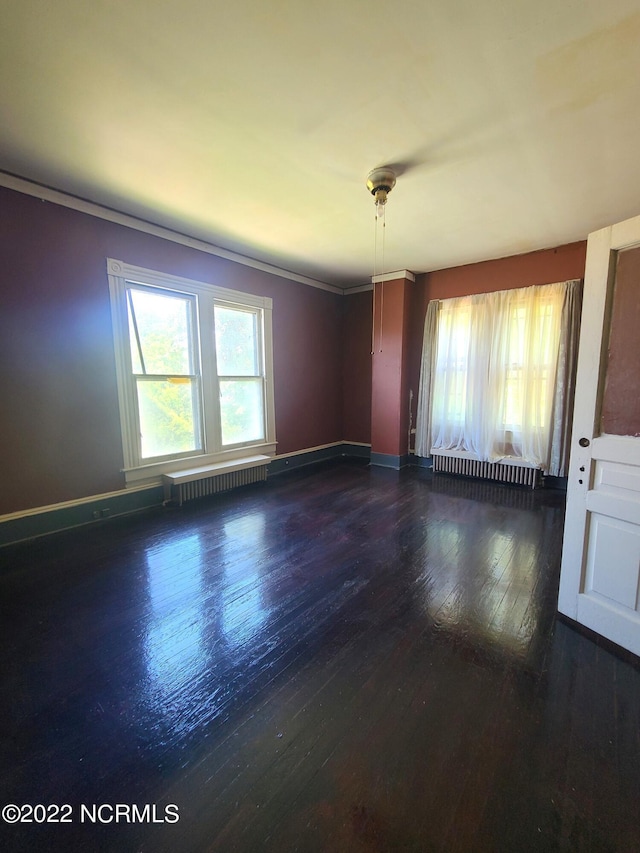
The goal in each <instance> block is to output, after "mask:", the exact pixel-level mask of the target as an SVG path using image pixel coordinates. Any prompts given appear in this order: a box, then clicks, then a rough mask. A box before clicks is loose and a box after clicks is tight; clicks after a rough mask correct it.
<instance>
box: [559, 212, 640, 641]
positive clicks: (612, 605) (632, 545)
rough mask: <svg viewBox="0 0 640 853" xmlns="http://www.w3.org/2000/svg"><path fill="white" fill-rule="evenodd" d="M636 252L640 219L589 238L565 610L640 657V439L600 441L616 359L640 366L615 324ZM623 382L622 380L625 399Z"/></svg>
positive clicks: (630, 377)
mask: <svg viewBox="0 0 640 853" xmlns="http://www.w3.org/2000/svg"><path fill="white" fill-rule="evenodd" d="M636 245H640V217H636V218H634V219H632V220H628V221H626V222H624V223H620V224H619V225H615V226H611V227H610V228H604V229H602V230H601V231H597V232H595V233H594V234H592V235H590V236H589V242H588V246H587V266H586V271H585V291H584V299H583V311H582V327H581V333H580V351H579V357H578V374H577V380H576V402H575V409H574V421H573V438H572V449H571V465H570V468H569V484H568V490H567V515H566V524H565V537H564V545H563V554H562V569H561V575H560V593H559V598H558V609H559V610H560V612H561V613H564V614H565V615H567V616H570V617H571V618H572V619H575V620H577V621H578V622H580V623H582V624H584V625H586V626H587V627H589V628H591V629H592V630H594V631H597V632H598V633H600V634H602V635H603V636H605V637H608V638H609V639H610V640H613V641H614V642H616V643H618V644H619V645H621V646H624V647H625V648H627V649H629V650H630V651H632V652H634V653H635V654H640V613H639V611H638V597H639V590H640V437H638V436H637V434H634V435H622V436H621V435H607V434H601V427H600V425H601V424H602V423H603V418H602V400H603V398H604V397H605V396H606V388H607V368H608V366H609V362H610V359H609V353H610V352H611V351H617V352H621V351H622V352H624V351H625V350H628V349H629V347H630V346H632V347H633V357H632V358H631V359H627V360H626V362H627V364H628V363H629V362H631V363H636V364H637V363H638V362H639V361H640V359H639V357H638V353H639V350H638V344H637V336H636V337H635V339H634V340H633V342H631V343H630V342H628V341H626V342H622V345H621V340H620V338H619V336H621V335H622V334H623V332H620V331H617V330H618V329H620V328H622V327H623V326H625V325H626V326H627V331H628V324H624V323H623V324H622V326H621V325H620V324H619V323H618V324H616V323H614V324H613V325H612V324H611V316H612V313H613V316H614V317H615V316H616V307H615V292H616V288H615V284H616V281H615V278H616V269H617V267H618V259H619V257H622V255H621V253H622V252H624V251H625V250H626V249H628V248H630V247H634V246H636ZM634 251H635V250H634ZM625 262H626V259H625ZM634 264H635V261H634V262H633V263H632V264H631V265H629V264H627V267H629V266H631V267H632V268H633V267H634ZM636 266H638V269H639V270H640V265H636ZM625 294H626V296H625V298H627V299H629V298H631V302H632V303H633V302H634V301H636V302H638V300H640V280H638V281H632V282H631V286H630V285H629V281H628V280H627V281H626V283H625ZM638 304H640V302H639V303H638ZM621 313H624V311H623V310H621V309H620V307H619V306H618V311H617V314H618V316H620V315H621ZM616 364H617V362H615V361H612V362H611V369H612V370H614V369H617V367H616ZM625 370H626V375H625V392H624V393H625V395H628V399H629V400H630V401H631V400H633V401H634V402H635V400H636V399H638V397H640V370H636V371H631V372H629V370H628V367H627V368H625ZM612 375H613V374H612ZM619 381H620V376H619V375H617V374H616V376H615V382H616V383H618V385H617V386H616V387H617V388H618V390H617V391H616V396H617V398H618V401H619V400H620V391H619V387H620V386H619ZM610 387H614V383H613V382H611V383H610ZM623 399H624V397H623ZM618 407H619V408H620V404H619V402H618Z"/></svg>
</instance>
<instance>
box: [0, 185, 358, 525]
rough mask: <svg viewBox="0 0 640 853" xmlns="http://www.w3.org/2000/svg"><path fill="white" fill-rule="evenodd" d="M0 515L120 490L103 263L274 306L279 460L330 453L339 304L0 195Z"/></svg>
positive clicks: (336, 413) (337, 419)
mask: <svg viewBox="0 0 640 853" xmlns="http://www.w3.org/2000/svg"><path fill="white" fill-rule="evenodd" d="M0 257H1V258H2V264H1V265H0V364H1V367H2V369H1V372H0V400H1V401H2V413H1V414H0V435H1V438H2V448H3V463H4V464H3V476H4V487H3V489H2V490H0V514H2V513H8V512H16V511H19V510H23V509H28V508H32V507H38V506H44V505H47V504H53V503H58V502H61V501H66V500H73V499H76V498H81V497H87V496H90V495H95V494H100V493H103V492H108V491H112V490H117V489H121V488H123V486H124V478H123V475H122V474H121V471H120V469H121V468H122V464H123V461H122V443H121V438H120V421H119V414H118V399H117V389H116V377H115V361H114V354H113V341H112V332H111V314H110V306H109V289H108V281H107V272H106V258H107V257H112V258H117V259H118V260H122V261H125V262H126V263H129V264H135V265H137V266H141V267H147V268H149V269H154V270H160V271H162V272H165V273H170V274H175V275H180V276H184V277H186V278H192V279H196V280H200V281H210V282H213V283H214V284H218V285H221V286H224V287H230V288H232V289H235V290H241V291H245V292H249V293H255V294H259V295H263V296H270V297H271V298H272V299H273V336H274V371H275V407H276V437H277V440H278V453H286V452H289V451H294V450H301V449H304V448H307V447H313V446H316V445H320V444H329V443H332V442H335V441H340V440H341V439H342V438H343V435H342V405H343V389H342V340H343V334H342V320H343V314H342V312H343V298H342V297H341V296H338V295H336V294H332V293H328V292H326V291H323V290H319V289H317V288H312V287H308V286H306V285H303V284H298V283H296V282H292V281H289V280H287V279H284V278H280V277H279V276H276V275H271V274H269V273H264V272H261V271H259V270H255V269H252V268H251V267H247V266H243V265H240V264H235V263H233V262H231V261H227V260H223V259H221V258H217V257H215V256H213V255H209V254H207V253H205V252H201V251H198V250H196V249H191V248H188V247H185V246H182V245H179V244H177V243H173V242H171V241H168V240H163V239H161V238H159V237H153V236H150V235H148V234H144V233H142V232H140V231H136V230H134V229H131V228H127V227H124V226H122V225H116V224H113V223H110V222H106V221H104V220H101V219H98V218H96V217H93V216H89V215H87V214H83V213H79V212H77V211H74V210H70V209H68V208H65V207H61V206H58V205H56V204H52V203H48V202H43V201H40V200H39V199H36V198H32V197H30V196H26V195H22V194H21V193H17V192H13V191H11V190H7V189H3V188H0Z"/></svg>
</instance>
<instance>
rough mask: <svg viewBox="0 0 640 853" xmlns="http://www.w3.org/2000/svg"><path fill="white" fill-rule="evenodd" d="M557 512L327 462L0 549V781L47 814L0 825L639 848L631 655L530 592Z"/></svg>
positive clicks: (2, 841)
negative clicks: (611, 646) (566, 619)
mask: <svg viewBox="0 0 640 853" xmlns="http://www.w3.org/2000/svg"><path fill="white" fill-rule="evenodd" d="M563 516H564V502H563V497H562V495H561V494H559V493H556V492H545V491H536V492H530V491H523V490H519V489H513V488H508V487H505V486H499V485H494V484H489V483H476V482H467V481H462V480H456V479H453V478H448V477H445V476H436V477H434V478H433V479H432V478H431V476H430V475H429V474H428V473H427V472H424V471H421V470H418V469H407V470H403V471H401V472H399V473H398V472H393V471H387V470H384V469H375V468H369V467H365V466H363V465H359V464H352V463H346V462H345V463H336V464H330V465H327V466H325V467H321V468H316V469H309V470H308V471H305V472H292V473H291V474H288V475H285V476H282V477H278V478H274V479H273V480H271V481H269V482H268V483H267V484H263V485H259V486H254V487H249V488H247V489H244V490H240V491H237V492H234V493H230V494H227V495H223V496H219V497H217V498H213V499H210V500H206V501H201V502H199V503H193V504H191V505H185V506H184V507H183V508H182V509H167V510H158V511H155V512H152V513H147V514H144V515H138V516H135V517H128V518H121V519H112V520H109V521H106V522H104V523H101V524H99V525H96V526H94V527H87V528H83V529H80V530H75V531H69V532H65V533H61V534H57V535H55V536H50V537H47V538H43V539H39V540H35V541H33V542H29V543H23V544H20V545H17V546H12V547H9V548H5V549H3V550H2V551H0V589H1V594H2V595H1V600H0V601H1V604H0V607H1V612H0V632H1V637H2V641H1V644H0V660H1V663H2V673H3V678H2V696H1V704H0V727H1V732H2V767H1V775H0V788H1V794H0V806H4V805H6V804H15V805H17V806H22V805H23V804H29V805H30V806H35V805H36V804H42V805H44V806H49V805H50V804H57V805H58V806H63V805H64V804H68V805H69V806H70V809H67V810H65V811H61V812H60V813H58V815H57V817H58V818H61V817H64V816H70V817H71V822H70V823H39V822H38V820H39V819H41V818H42V817H43V812H42V810H38V809H34V810H33V812H32V813H31V816H32V818H33V822H31V823H22V822H20V823H15V824H10V823H8V822H7V821H6V820H5V821H4V822H0V833H1V836H0V849H2V850H6V851H23V850H24V851H38V850H47V851H57V850H60V851H76V850H77V851H100V850H105V851H119V852H120V851H135V850H143V851H150V853H156V851H177V853H182V851H248V853H253V851H294V850H299V851H330V853H334V851H355V852H356V853H358V851H509V853H511V851H514V853H515V852H517V853H519V851H551V850H577V851H637V850H640V669H639V668H638V666H637V662H635V661H633V660H626V659H624V658H623V657H621V656H618V655H616V654H614V653H612V651H611V650H610V649H609V648H607V647H606V646H605V645H604V644H601V643H596V642H594V641H593V640H592V639H590V638H588V637H586V636H584V635H583V634H581V633H578V632H577V631H576V630H574V629H573V628H572V627H571V626H569V625H567V624H564V623H563V622H561V621H558V620H556V616H555V606H556V599H557V585H558V574H559V559H560V548H561V539H562V526H563ZM116 804H121V806H122V808H120V809H119V811H117V810H116V807H115V806H116ZM133 804H136V806H137V808H138V812H137V813H136V812H134V811H133V809H132V805H133ZM145 804H154V805H155V811H154V810H148V811H147V812H146V813H145V812H144V811H143V807H144V805H145ZM170 805H171V806H175V807H176V808H175V809H173V808H169V806H170ZM82 806H85V809H84V810H83V809H82ZM99 806H102V809H100V810H99V809H98V808H97V807H99ZM176 812H177V815H178V816H179V820H177V821H176V822H171V821H172V820H174V817H175V815H176ZM28 815H29V810H28V809H23V811H22V816H23V817H25V816H28ZM5 816H6V817H8V819H11V817H12V813H11V811H9V812H8V813H5ZM47 816H49V817H52V816H55V815H54V814H53V812H52V810H50V811H49V812H48V815H47ZM140 816H142V817H143V818H146V819H147V822H143V823H140V822H137V820H138V818H139V817H140ZM116 818H117V819H116ZM154 818H155V822H153V819H154ZM131 819H133V820H134V822H130V821H131ZM94 820H95V822H93V821H94ZM161 821H164V822H161Z"/></svg>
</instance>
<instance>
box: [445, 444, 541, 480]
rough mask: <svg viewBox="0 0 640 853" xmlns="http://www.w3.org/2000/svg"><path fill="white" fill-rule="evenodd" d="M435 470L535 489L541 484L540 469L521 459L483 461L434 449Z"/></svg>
mask: <svg viewBox="0 0 640 853" xmlns="http://www.w3.org/2000/svg"><path fill="white" fill-rule="evenodd" d="M432 456H433V470H434V471H436V472H441V473H444V474H461V475H463V476H465V477H475V478H477V479H483V480H497V481H498V482H500V483H514V484H517V485H519V486H529V487H530V488H532V489H535V488H536V486H539V485H540V469H539V468H534V467H533V466H531V465H529V463H527V462H522V461H521V460H519V459H513V460H510V459H505V460H503V461H502V462H481V461H480V460H479V459H475V458H474V457H473V456H471V455H466V454H462V453H437V452H433V451H432Z"/></svg>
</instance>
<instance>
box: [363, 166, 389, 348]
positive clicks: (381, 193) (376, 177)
mask: <svg viewBox="0 0 640 853" xmlns="http://www.w3.org/2000/svg"><path fill="white" fill-rule="evenodd" d="M395 185H396V175H395V172H394V171H393V169H391V168H389V167H388V166H383V167H381V168H379V169H373V171H371V172H369V174H368V176H367V189H368V190H369V192H370V193H371V195H372V196H373V197H374V198H375V201H376V219H375V236H374V248H373V312H372V317H371V355H373V354H374V352H375V338H376V334H375V319H376V315H375V309H376V279H377V278H380V287H381V290H380V334H379V345H380V349H379V350H378V351H379V352H382V333H383V329H384V280H383V276H384V263H385V260H384V250H385V234H386V222H385V215H384V214H385V205H386V203H387V195H388V194H389V193H390V192H391V190H392V189H393V188H394V186H395ZM380 220H382V225H381V226H379V223H380ZM379 227H381V228H382V240H381V242H382V262H381V271H380V272H378V268H377V266H378V228H379Z"/></svg>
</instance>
